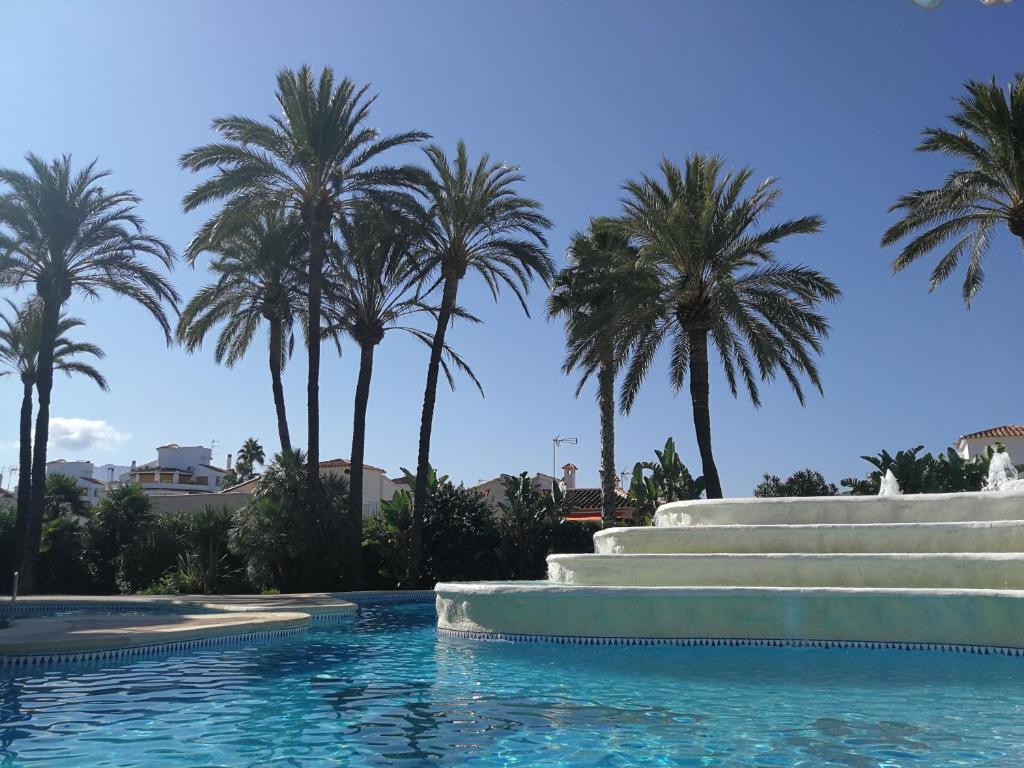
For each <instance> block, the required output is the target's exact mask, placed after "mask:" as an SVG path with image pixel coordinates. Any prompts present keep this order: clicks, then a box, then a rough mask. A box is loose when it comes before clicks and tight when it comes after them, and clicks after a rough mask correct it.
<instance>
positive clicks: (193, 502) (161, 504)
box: [149, 493, 252, 512]
mask: <svg viewBox="0 0 1024 768" xmlns="http://www.w3.org/2000/svg"><path fill="white" fill-rule="evenodd" d="M251 498H252V496H251V494H248V493H182V494H178V495H169V494H168V495H162V496H150V497H149V500H150V501H151V502H153V509H154V510H155V511H156V512H202V511H203V509H205V508H206V507H213V508H215V509H220V508H221V507H227V508H229V509H231V510H232V511H234V510H236V509H238V508H240V507H242V506H243V505H245V504H247V503H248V502H249V499H251Z"/></svg>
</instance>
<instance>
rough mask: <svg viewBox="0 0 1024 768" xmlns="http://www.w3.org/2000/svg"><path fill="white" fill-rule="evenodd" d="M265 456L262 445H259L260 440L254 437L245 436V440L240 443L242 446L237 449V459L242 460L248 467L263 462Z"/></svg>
mask: <svg viewBox="0 0 1024 768" xmlns="http://www.w3.org/2000/svg"><path fill="white" fill-rule="evenodd" d="M266 458H267V457H266V454H265V453H264V452H263V446H262V445H260V441H259V440H257V439H256V438H255V437H247V438H245V442H244V443H242V447H241V448H239V449H238V460H239V461H241V462H244V463H245V464H247V465H248V466H250V467H255V466H256V465H257V464H263V462H264V461H265V460H266Z"/></svg>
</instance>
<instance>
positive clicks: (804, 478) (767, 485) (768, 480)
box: [754, 469, 839, 499]
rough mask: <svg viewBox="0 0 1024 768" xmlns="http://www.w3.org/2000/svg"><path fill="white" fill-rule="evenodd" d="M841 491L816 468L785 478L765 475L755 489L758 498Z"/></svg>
mask: <svg viewBox="0 0 1024 768" xmlns="http://www.w3.org/2000/svg"><path fill="white" fill-rule="evenodd" d="M838 492H839V489H838V488H836V486H835V484H834V483H828V482H825V477H824V475H822V474H821V472H818V471H817V470H814V469H801V470H798V471H796V472H794V473H793V474H792V475H790V476H789V477H787V478H786V479H785V480H782V479H781V478H779V476H778V475H767V474H766V475H765V476H764V479H763V480H761V482H760V483H758V486H757V487H756V488H755V489H754V496H755V497H756V498H762V499H764V498H773V497H794V496H835V495H836V494H837V493H838Z"/></svg>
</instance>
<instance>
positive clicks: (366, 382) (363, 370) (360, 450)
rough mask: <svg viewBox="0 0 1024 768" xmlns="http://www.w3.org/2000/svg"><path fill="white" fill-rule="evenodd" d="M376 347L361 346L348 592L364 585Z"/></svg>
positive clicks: (351, 479)
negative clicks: (366, 461)
mask: <svg viewBox="0 0 1024 768" xmlns="http://www.w3.org/2000/svg"><path fill="white" fill-rule="evenodd" d="M373 348H374V344H373V343H372V342H363V343H361V344H360V345H359V378H358V380H357V381H356V402H355V408H354V410H353V419H352V455H351V456H350V457H349V460H350V461H351V462H352V465H351V474H350V475H349V486H348V488H349V496H348V520H349V555H348V566H347V569H348V571H349V573H350V574H351V575H350V576H349V578H348V582H349V584H350V587H349V589H361V588H362V583H363V558H362V554H363V464H364V455H365V450H366V407H367V404H368V403H369V402H370V379H371V378H372V377H373Z"/></svg>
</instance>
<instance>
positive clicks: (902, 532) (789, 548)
mask: <svg viewBox="0 0 1024 768" xmlns="http://www.w3.org/2000/svg"><path fill="white" fill-rule="evenodd" d="M594 551H595V552H597V553H598V554H604V555H625V554H708V553H721V552H727V553H737V554H756V553H763V552H807V553H843V552H846V553H858V552H863V553H867V552H1024V520H996V521H991V522H975V523H875V524H862V525H838V524H832V525H708V526H685V527H678V528H662V527H645V528H609V529H607V530H604V531H599V532H598V533H596V534H595V535H594Z"/></svg>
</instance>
